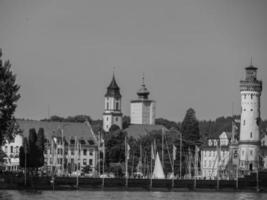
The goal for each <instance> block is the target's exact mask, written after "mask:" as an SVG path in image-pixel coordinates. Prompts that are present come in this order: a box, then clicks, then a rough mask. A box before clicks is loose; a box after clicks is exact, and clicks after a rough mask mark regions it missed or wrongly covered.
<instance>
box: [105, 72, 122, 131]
mask: <svg viewBox="0 0 267 200" xmlns="http://www.w3.org/2000/svg"><path fill="white" fill-rule="evenodd" d="M113 124H115V125H117V126H118V127H120V128H122V112H121V94H120V88H119V86H118V84H117V82H116V80H115V76H114V74H113V77H112V81H111V82H110V84H109V86H108V88H107V92H106V95H105V110H104V113H103V129H104V131H106V132H108V131H109V129H110V127H111V126H112V125H113Z"/></svg>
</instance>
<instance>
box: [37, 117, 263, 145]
mask: <svg viewBox="0 0 267 200" xmlns="http://www.w3.org/2000/svg"><path fill="white" fill-rule="evenodd" d="M233 118H240V116H237V115H235V116H233V117H232V116H228V117H218V118H216V119H215V120H198V122H199V123H198V125H199V134H200V140H201V141H203V142H204V141H206V140H207V138H210V137H217V136H218V135H220V134H221V133H222V132H223V131H231V130H232V119H233ZM42 121H57V122H81V123H82V122H85V121H88V122H90V123H91V125H92V127H93V130H94V131H95V132H96V133H97V132H99V131H101V129H102V124H103V122H102V120H101V119H97V120H94V119H92V118H91V117H90V116H89V115H75V116H69V117H66V118H64V117H60V116H56V115H54V116H51V117H50V118H49V119H43V120H42ZM155 123H156V124H158V125H163V126H165V127H166V128H167V129H171V128H174V129H177V130H180V131H181V126H182V122H175V121H171V120H168V119H164V118H157V119H156V120H155ZM129 125H130V117H129V116H124V117H123V129H125V128H127V127H128V126H129ZM266 128H267V120H264V121H262V122H261V130H265V132H266Z"/></svg>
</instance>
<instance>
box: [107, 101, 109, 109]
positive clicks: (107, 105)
mask: <svg viewBox="0 0 267 200" xmlns="http://www.w3.org/2000/svg"><path fill="white" fill-rule="evenodd" d="M107 110H109V103H108V102H107Z"/></svg>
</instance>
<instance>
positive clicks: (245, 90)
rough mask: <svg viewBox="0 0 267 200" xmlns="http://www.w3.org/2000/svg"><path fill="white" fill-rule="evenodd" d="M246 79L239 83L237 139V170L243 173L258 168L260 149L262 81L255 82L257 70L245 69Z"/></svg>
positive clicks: (250, 67)
mask: <svg viewBox="0 0 267 200" xmlns="http://www.w3.org/2000/svg"><path fill="white" fill-rule="evenodd" d="M245 69H246V78H245V80H241V81H240V93H241V109H242V110H241V121H240V139H239V160H240V163H239V168H240V170H241V171H243V172H248V171H255V170H256V169H257V167H258V164H259V163H258V158H259V148H260V130H259V124H260V120H261V119H260V96H261V91H262V81H260V80H257V68H256V67H254V66H253V65H252V63H251V65H250V66H249V67H246V68H245Z"/></svg>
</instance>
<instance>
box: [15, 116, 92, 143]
mask: <svg viewBox="0 0 267 200" xmlns="http://www.w3.org/2000/svg"><path fill="white" fill-rule="evenodd" d="M16 122H17V124H18V125H19V129H20V130H21V131H22V134H23V135H24V136H26V137H28V135H29V130H30V129H31V128H35V130H36V132H38V130H39V128H43V129H44V133H45V137H46V138H47V139H50V138H51V137H52V136H57V137H61V136H62V130H63V136H64V138H65V139H66V140H67V141H69V140H71V139H74V138H75V137H77V138H78V139H84V140H85V141H89V140H90V144H92V143H91V142H92V141H93V143H94V144H96V143H97V141H96V138H95V135H94V133H93V130H92V128H91V126H90V124H89V123H77V122H51V121H37V120H21V119H17V120H16Z"/></svg>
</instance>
